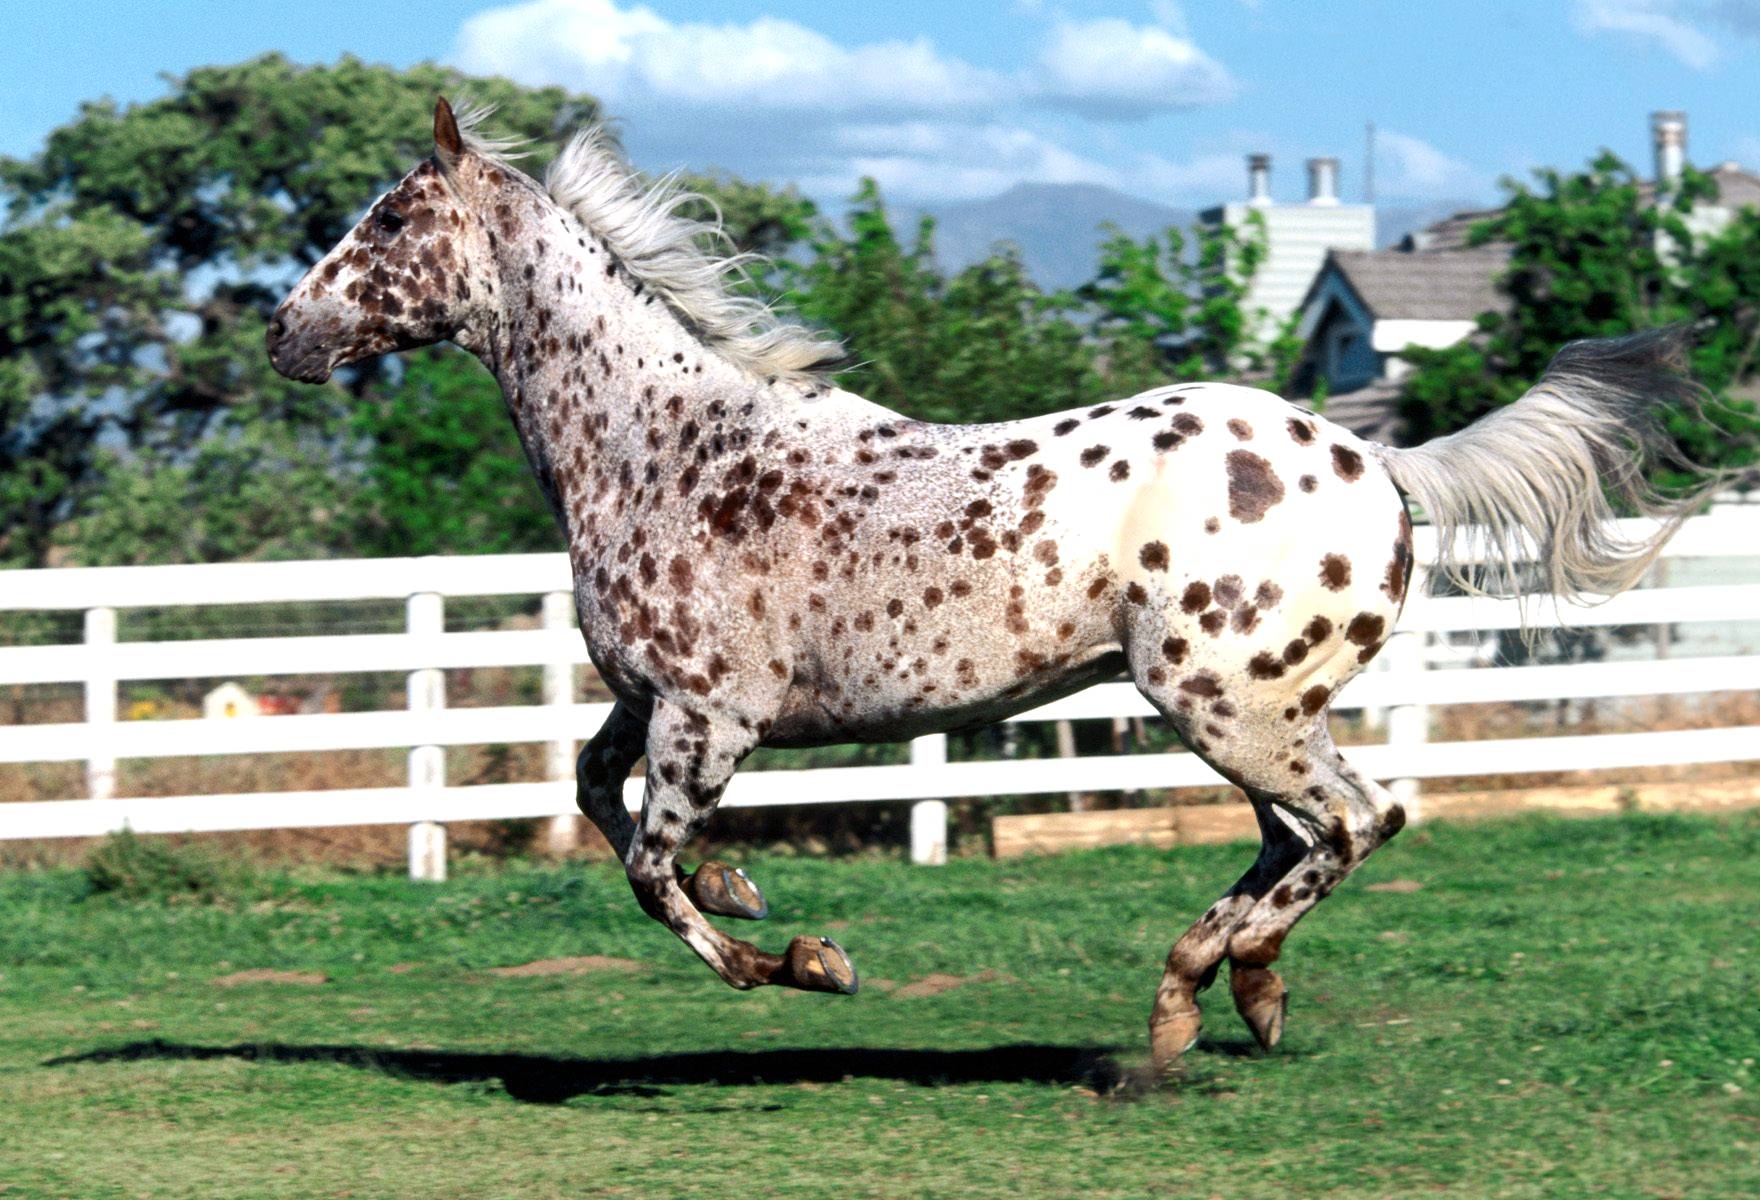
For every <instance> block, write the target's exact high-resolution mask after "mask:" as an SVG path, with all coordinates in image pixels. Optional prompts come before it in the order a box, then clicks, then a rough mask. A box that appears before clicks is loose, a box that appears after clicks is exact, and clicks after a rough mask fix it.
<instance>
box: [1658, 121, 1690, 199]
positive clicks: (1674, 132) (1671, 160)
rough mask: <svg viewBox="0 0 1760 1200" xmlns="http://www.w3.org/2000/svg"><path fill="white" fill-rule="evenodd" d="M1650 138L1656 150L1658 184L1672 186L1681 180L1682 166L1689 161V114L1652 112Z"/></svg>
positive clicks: (1664, 186)
mask: <svg viewBox="0 0 1760 1200" xmlns="http://www.w3.org/2000/svg"><path fill="white" fill-rule="evenodd" d="M1650 138H1651V144H1652V146H1653V147H1654V148H1655V151H1656V186H1657V188H1659V189H1667V188H1672V187H1673V186H1674V185H1675V184H1677V183H1679V182H1680V179H1681V168H1682V167H1683V166H1684V165H1685V164H1686V161H1687V114H1686V113H1684V112H1655V113H1651V114H1650Z"/></svg>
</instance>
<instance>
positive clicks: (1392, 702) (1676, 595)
mask: <svg viewBox="0 0 1760 1200" xmlns="http://www.w3.org/2000/svg"><path fill="white" fill-rule="evenodd" d="M1629 525H1630V528H1629V530H1628V532H1630V533H1633V534H1636V533H1639V532H1642V530H1643V528H1644V526H1643V525H1642V523H1638V522H1632V523H1629ZM1428 535H1429V531H1428V530H1427V529H1420V530H1419V531H1418V541H1419V546H1418V550H1419V561H1420V562H1422V561H1425V559H1426V555H1427V553H1428V551H1429V550H1430V549H1431V543H1430V539H1429V536H1428ZM1754 555H1760V507H1748V506H1741V505H1729V506H1720V507H1718V508H1716V509H1714V510H1713V511H1712V512H1711V513H1710V514H1708V515H1705V516H1701V517H1696V518H1694V519H1692V520H1691V521H1689V522H1687V524H1686V525H1685V526H1684V527H1683V528H1682V530H1681V531H1680V533H1679V534H1678V535H1677V536H1676V537H1675V538H1674V539H1673V541H1671V542H1670V544H1669V546H1668V547H1667V550H1666V551H1665V558H1666V559H1667V560H1680V559H1688V558H1704V557H1748V556H1754ZM569 587H570V580H569V573H568V566H567V561H566V558H565V557H564V556H563V555H559V554H558V555H549V554H526V555H506V556H498V557H496V558H493V559H484V558H410V559H378V560H356V561H330V562H315V563H239V564H214V565H203V566H186V567H120V568H90V569H61V570H46V571H13V572H5V573H0V610H10V611H55V610H60V611H69V610H77V611H82V612H84V614H85V625H84V629H85V641H84V642H83V643H74V644H68V645H52V646H13V647H4V648H0V685H41V684H53V683H69V682H73V683H81V684H83V685H84V689H85V697H86V712H85V720H83V721H80V722H70V723H62V724H36V725H12V726H0V762H5V763H24V762H69V761H83V762H85V763H86V764H87V781H88V792H89V798H87V799H69V800H56V801H40V802H26V803H10V804H0V839H7V838H47V837H78V836H91V835H95V834H102V833H105V832H109V831H112V830H116V829H121V828H124V827H128V828H132V829H135V830H137V831H140V832H179V831H217V830H242V829H265V828H286V827H296V826H305V827H312V826H329V825H351V824H385V823H396V824H405V825H408V826H410V830H411V834H410V838H411V840H410V847H411V868H412V873H413V874H416V875H418V876H419V877H424V878H437V877H440V876H442V875H443V873H444V844H445V842H444V823H445V822H448V821H457V820H467V819H484V818H514V817H547V816H549V817H564V816H567V815H569V814H572V813H573V812H574V811H575V810H574V802H573V801H574V798H573V786H572V782H571V781H570V776H571V774H572V750H573V746H574V744H575V742H576V741H577V739H579V738H581V737H583V736H584V735H586V734H588V733H590V731H591V730H593V729H594V728H596V727H597V726H598V724H599V723H600V722H601V721H602V720H603V719H604V717H605V714H606V713H607V712H608V711H609V705H604V704H580V703H576V702H575V697H574V695H573V687H572V672H573V668H574V667H576V666H577V665H579V664H582V663H585V662H586V661H587V655H586V651H585V647H584V646H583V644H582V642H581V639H580V636H579V634H578V633H577V632H576V631H575V630H574V628H573V618H572V594H571V592H570V591H569ZM1416 591H1417V589H1416V588H1414V596H1413V598H1412V601H1411V602H1410V604H1409V606H1408V610H1407V612H1406V614H1405V617H1404V619H1403V620H1402V621H1401V632H1399V633H1398V634H1396V635H1395V636H1394V638H1393V640H1392V641H1391V642H1390V643H1389V645H1388V647H1387V649H1386V650H1384V651H1383V654H1382V657H1381V659H1380V660H1378V666H1379V665H1380V664H1381V663H1385V664H1386V666H1385V668H1384V669H1377V670H1374V671H1371V672H1369V673H1366V674H1364V675H1362V676H1360V677H1358V678H1357V679H1356V680H1354V681H1352V683H1351V684H1350V685H1349V686H1348V687H1346V688H1345V689H1344V691H1343V692H1342V693H1341V694H1340V696H1339V698H1338V701H1337V705H1336V706H1337V707H1339V708H1344V709H1352V708H1362V709H1371V710H1375V711H1378V712H1381V711H1385V712H1386V714H1387V718H1388V719H1387V721H1386V728H1387V733H1388V740H1387V742H1386V743H1385V744H1375V745H1368V746H1359V747H1355V748H1353V749H1352V751H1351V757H1352V760H1353V762H1355V763H1356V764H1357V766H1358V767H1359V769H1361V770H1363V771H1365V772H1366V773H1368V774H1370V775H1372V776H1374V777H1376V778H1378V779H1383V780H1392V781H1395V783H1396V787H1397V788H1399V789H1400V790H1401V791H1402V792H1403V794H1404V795H1406V796H1407V797H1408V798H1409V799H1415V795H1416V790H1417V781H1418V780H1421V779H1432V778H1440V777H1446V776H1459V775H1486V774H1491V773H1522V772H1532V771H1553V770H1585V769H1611V768H1624V767H1640V766H1658V765H1681V764H1695V763H1711V762H1745V761H1755V760H1760V726H1736V727H1728V728H1720V729H1695V730H1682V731H1667V732H1652V733H1640V734H1619V735H1573V736H1560V737H1537V738H1522V739H1511V740H1497V741H1474V742H1458V743H1440V744H1438V743H1429V742H1428V741H1427V720H1426V712H1427V709H1428V708H1429V707H1430V706H1432V705H1444V704H1474V703H1486V702H1493V701H1535V700H1554V699H1592V698H1608V697H1619V696H1661V695H1671V694H1688V693H1704V692H1718V691H1749V690H1755V689H1756V688H1760V654H1748V653H1742V654H1734V655H1720V656H1715V657H1698V658H1689V659H1657V660H1654V661H1622V662H1594V663H1571V664H1562V665H1539V666H1532V665H1530V666H1487V667H1476V668H1470V669H1460V668H1458V667H1456V668H1454V669H1438V664H1437V663H1436V662H1435V661H1433V659H1434V658H1435V655H1433V654H1432V653H1431V651H1432V650H1433V649H1434V648H1435V647H1436V645H1437V639H1438V637H1439V635H1446V634H1450V633H1468V632H1481V633H1482V632H1488V631H1493V630H1501V629H1511V628H1515V627H1516V626H1517V625H1518V624H1519V623H1520V616H1521V613H1520V609H1519V606H1518V605H1516V604H1515V603H1514V602H1510V601H1490V600H1479V599H1473V598H1468V597H1458V596H1457V597H1442V598H1431V597H1420V596H1418V595H1417V594H1416ZM518 595H533V596H543V597H544V603H543V614H544V618H543V624H544V627H543V628H540V629H530V630H491V631H478V632H454V633H447V632H444V612H445V607H444V606H445V602H446V600H447V599H449V598H458V597H476V596H518ZM371 599H380V600H385V599H396V600H401V601H403V602H405V604H406V606H407V628H406V630H405V631H404V632H402V633H378V634H354V635H326V636H301V637H261V638H210V639H200V640H191V641H175V642H121V641H118V640H117V638H116V632H117V622H116V610H118V609H123V608H160V607H175V606H192V607H195V606H215V605H240V604H262V603H287V602H328V601H350V600H371ZM1530 615H1531V616H1532V617H1533V618H1534V619H1536V621H1537V622H1539V623H1541V624H1555V625H1564V626H1568V627H1572V628H1593V627H1608V626H1669V627H1672V626H1676V625H1685V624H1693V623H1730V622H1741V621H1756V622H1760V584H1716V585H1700V586H1679V587H1669V586H1654V587H1648V588H1643V589H1640V590H1637V591H1633V592H1629V593H1627V594H1625V595H1623V596H1619V597H1615V598H1613V599H1611V600H1608V601H1606V602H1604V603H1601V604H1598V605H1595V606H1592V607H1586V608H1557V609H1554V608H1553V607H1552V606H1551V605H1550V604H1536V605H1534V606H1533V607H1532V608H1531V610H1530ZM510 666H542V667H544V668H545V688H544V696H545V703H543V704H541V705H520V706H504V707H495V708H470V709H450V710H449V709H447V708H446V707H445V702H444V687H443V679H444V672H445V671H446V670H449V669H459V668H468V667H510ZM392 671H395V672H407V673H408V674H409V682H410V686H409V689H408V695H409V705H408V707H407V709H405V710H402V711H382V712H362V713H338V714H314V715H300V716H279V717H274V718H256V719H244V720H236V719H235V720H164V721H159V720H154V721H121V720H118V719H117V705H116V697H117V690H118V685H119V684H120V683H122V682H124V681H136V680H164V679H204V678H215V679H222V678H240V677H260V676H272V675H283V674H297V675H303V676H309V675H314V674H347V673H359V672H392ZM1154 715H1155V713H1154V710H1153V709H1152V708H1151V707H1150V706H1149V705H1148V704H1147V702H1145V701H1144V700H1143V699H1142V697H1141V696H1140V695H1138V694H1137V692H1136V691H1135V689H1134V688H1132V687H1131V686H1130V685H1128V684H1123V683H1118V684H1104V685H1101V686H1098V687H1094V688H1090V689H1089V690H1087V691H1085V692H1083V693H1081V694H1079V695H1076V696H1071V697H1068V698H1066V699H1063V700H1060V701H1057V702H1056V703H1053V704H1048V705H1045V706H1044V707H1041V708H1038V709H1035V710H1033V711H1030V712H1026V713H1022V714H1020V715H1018V716H1016V717H1013V718H1011V720H1013V721H1015V722H1035V721H1064V720H1088V719H1105V718H1112V719H1117V718H1128V717H1151V716H1154ZM535 742H543V743H547V744H548V747H549V753H548V754H547V755H546V773H547V775H548V776H549V779H547V780H545V781H539V782H531V783H509V784H484V785H473V786H464V787H460V786H449V785H447V784H446V782H445V778H444V771H445V759H444V747H447V746H458V745H483V744H519V743H535ZM383 748H401V749H406V750H407V751H408V752H409V783H408V785H407V786H405V787H389V788H368V789H341V790H329V791H302V792H270V793H247V794H228V795H197V796H176V797H153V798H119V797H117V796H116V795H115V764H116V761H117V760H118V759H132V758H163V757H180V756H199V755H228V754H265V753H283V752H302V751H304V752H311V751H328V750H352V749H383ZM1219 782H1221V781H1220V779H1219V778H1218V777H1217V776H1216V775H1215V774H1214V773H1213V772H1212V771H1211V770H1210V768H1209V767H1207V766H1206V765H1205V764H1204V763H1202V762H1201V761H1200V760H1199V759H1197V758H1196V757H1195V756H1193V755H1190V754H1178V753H1176V754H1140V755H1115V756H1091V757H1084V758H1073V759H1050V760H1044V759H1035V760H1025V761H1021V760H1011V761H1002V762H962V763H948V762H947V761H946V740H945V738H942V737H927V738H919V739H917V740H916V741H915V742H913V743H912V744H911V761H910V762H909V763H908V764H905V765H897V766H875V767H839V768H814V769H804V770H787V771H764V772H747V773H743V774H741V775H740V776H738V777H737V778H736V779H735V781H734V783H733V785H732V786H731V787H730V788H729V790H728V793H727V798H726V801H725V803H727V804H730V805H735V806H755V805H773V804H823V803H853V802H863V801H882V800H890V801H913V802H915V808H914V809H913V813H912V854H913V857H914V858H916V859H917V860H918V861H922V862H934V861H939V860H940V859H941V858H942V857H943V856H944V855H945V845H946V806H945V803H943V802H944V801H945V800H946V799H948V798H953V797H971V796H989V795H1014V794H1032V793H1055V792H1096V791H1106V790H1116V789H1147V788H1169V787H1187V786H1202V785H1206V784H1214V783H1219ZM640 788H641V783H640V780H635V781H632V782H631V783H630V785H629V787H628V789H627V799H628V800H629V802H630V804H631V806H632V807H634V806H635V805H636V804H638V803H639V801H640Z"/></svg>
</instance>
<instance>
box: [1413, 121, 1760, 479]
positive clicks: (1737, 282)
mask: <svg viewBox="0 0 1760 1200" xmlns="http://www.w3.org/2000/svg"><path fill="white" fill-rule="evenodd" d="M1506 187H1507V189H1508V191H1509V202H1508V203H1507V204H1506V205H1505V207H1504V208H1502V209H1501V210H1499V211H1498V212H1497V213H1496V214H1495V215H1493V216H1492V217H1490V218H1489V219H1487V220H1486V221H1484V222H1483V223H1481V224H1480V225H1478V226H1476V227H1475V228H1474V230H1473V234H1472V238H1473V241H1474V242H1476V243H1485V242H1490V241H1498V242H1504V243H1507V244H1508V245H1509V246H1510V248H1511V257H1510V265H1509V268H1508V270H1507V271H1506V272H1505V274H1504V276H1503V278H1502V279H1501V280H1500V281H1499V287H1500V289H1501V290H1502V291H1503V292H1504V293H1505V294H1506V295H1507V296H1508V297H1509V301H1510V307H1509V311H1508V312H1507V313H1495V312H1494V313H1487V314H1485V315H1483V316H1481V317H1480V318H1479V333H1478V335H1476V336H1475V337H1472V338H1470V339H1468V340H1467V341H1464V342H1461V343H1459V344H1457V345H1455V346H1450V347H1448V348H1446V349H1440V350H1420V349H1416V348H1413V349H1409V350H1407V351H1406V355H1405V356H1406V357H1407V358H1408V359H1409V360H1410V361H1411V362H1412V364H1413V365H1414V368H1415V370H1414V371H1413V372H1412V373H1411V374H1410V375H1408V376H1407V377H1406V379H1405V381H1404V383H1403V385H1402V388H1401V394H1400V413H1401V416H1402V417H1403V418H1404V420H1405V422H1406V430H1407V434H1408V436H1409V437H1410V438H1411V439H1412V440H1414V441H1422V440H1425V439H1427V438H1431V437H1435V436H1438V435H1440V434H1444V433H1449V432H1452V431H1453V430H1456V429H1459V428H1462V427H1463V426H1465V425H1468V424H1470V423H1472V422H1473V421H1475V420H1477V419H1478V418H1479V417H1481V416H1483V415H1485V414H1486V413H1488V412H1491V411H1492V410H1494V409H1496V408H1498V407H1500V406H1502V405H1505V404H1509V403H1512V402H1513V401H1515V400H1516V399H1517V398H1519V397H1520V396H1521V395H1522V393H1523V392H1525V391H1526V390H1527V389H1528V388H1529V387H1531V386H1532V385H1533V382H1534V380H1535V379H1537V378H1538V377H1539V376H1540V373H1541V372H1542V371H1543V370H1544V369H1545V367H1546V364H1547V362H1548V361H1550V359H1551V357H1552V355H1553V354H1554V353H1555V352H1556V351H1557V350H1558V348H1559V347H1560V346H1562V345H1564V344H1565V343H1566V342H1570V341H1574V340H1576V339H1578V338H1588V337H1611V336H1615V335H1618V334H1622V333H1627V332H1630V331H1631V330H1633V329H1642V328H1648V327H1653V326H1658V325H1666V324H1670V323H1674V322H1685V323H1687V324H1689V325H1691V326H1692V327H1693V329H1694V333H1695V345H1694V348H1693V351H1692V363H1691V365H1692V368H1693V371H1694V374H1695V375H1696V376H1697V377H1698V378H1699V379H1700V381H1701V382H1703V383H1704V384H1705V385H1706V386H1707V387H1708V388H1709V389H1710V390H1711V392H1712V393H1713V395H1714V396H1716V397H1718V398H1719V400H1720V403H1718V404H1716V405H1713V406H1711V407H1710V408H1708V409H1707V411H1706V413H1705V415H1704V416H1703V417H1697V416H1694V415H1691V414H1685V413H1682V414H1676V415H1674V416H1672V417H1671V418H1670V423H1671V426H1672V428H1673V431H1674V433H1675V435H1676V437H1677V438H1678V440H1679V441H1680V443H1681V445H1682V448H1683V449H1684V450H1686V451H1687V452H1688V453H1689V454H1690V455H1691V456H1692V457H1693V458H1694V459H1696V460H1697V461H1700V462H1703V463H1707V464H1709V465H1718V466H1739V465H1744V464H1747V463H1750V462H1752V461H1753V459H1754V452H1755V433H1756V426H1755V422H1754V419H1753V411H1754V410H1753V405H1752V404H1750V403H1746V402H1740V401H1731V400H1730V399H1729V391H1730V389H1731V388H1732V387H1737V386H1739V385H1741V384H1744V383H1746V382H1748V381H1750V380H1752V379H1753V377H1754V375H1755V372H1756V369H1757V368H1760V362H1757V361H1756V353H1755V351H1756V347H1757V346H1760V216H1757V215H1756V214H1755V212H1754V210H1753V209H1751V208H1750V209H1744V210H1742V211H1740V212H1738V213H1737V214H1735V215H1734V217H1733V219H1732V220H1730V221H1729V222H1728V223H1727V224H1726V225H1723V226H1722V227H1717V226H1715V225H1714V224H1712V223H1710V222H1707V221H1706V220H1704V219H1703V215H1702V208H1701V210H1700V212H1698V213H1696V212H1695V209H1696V207H1700V206H1703V205H1704V204H1706V203H1707V202H1709V201H1713V200H1715V198H1716V192H1717V189H1716V185H1715V183H1714V182H1713V181H1712V180H1711V179H1710V178H1709V177H1708V176H1705V175H1701V174H1698V173H1696V172H1688V173H1687V175H1686V177H1685V179H1684V180H1683V182H1682V184H1681V186H1680V187H1679V188H1678V189H1677V190H1676V191H1674V192H1673V193H1672V194H1670V195H1668V196H1665V197H1664V202H1663V203H1661V204H1656V203H1653V201H1652V194H1651V192H1650V189H1648V188H1647V187H1645V186H1644V185H1643V183H1642V182H1641V181H1640V180H1639V178H1638V177H1637V175H1636V174H1635V173H1634V172H1633V171H1632V169H1631V168H1630V167H1628V166H1627V165H1626V164H1625V163H1623V162H1621V161H1620V160H1619V159H1618V158H1617V157H1615V156H1614V155H1612V154H1609V153H1603V154H1601V155H1599V156H1598V157H1597V158H1596V159H1595V160H1594V161H1593V162H1591V163H1590V164H1589V166H1588V167H1587V169H1585V170H1583V171H1580V172H1577V173H1574V174H1564V173H1561V172H1558V171H1554V170H1543V171H1540V172H1537V173H1536V186H1533V187H1528V186H1525V185H1521V184H1517V183H1513V182H1511V183H1507V184H1506Z"/></svg>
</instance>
